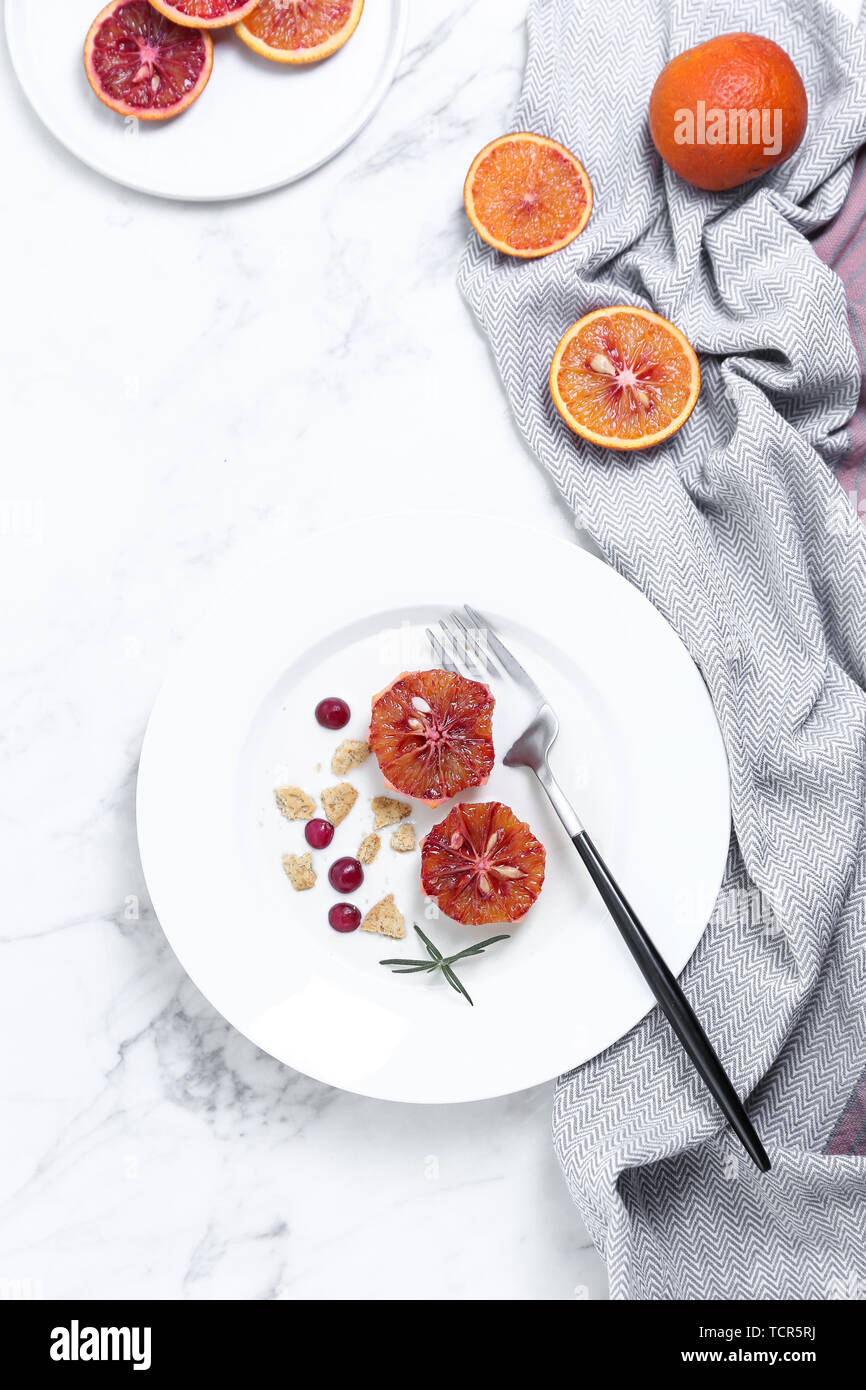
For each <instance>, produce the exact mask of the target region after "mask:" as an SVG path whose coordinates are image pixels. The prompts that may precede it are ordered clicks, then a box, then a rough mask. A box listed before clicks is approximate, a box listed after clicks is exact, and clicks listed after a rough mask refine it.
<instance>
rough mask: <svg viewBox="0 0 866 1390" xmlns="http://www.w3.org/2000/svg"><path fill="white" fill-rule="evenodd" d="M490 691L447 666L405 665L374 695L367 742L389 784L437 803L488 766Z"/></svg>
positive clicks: (478, 778)
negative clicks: (410, 668) (443, 668)
mask: <svg viewBox="0 0 866 1390" xmlns="http://www.w3.org/2000/svg"><path fill="white" fill-rule="evenodd" d="M493 703H494V701H493V696H492V695H491V693H490V691H489V689H488V688H487V686H486V685H483V684H482V683H481V681H471V680H467V679H466V677H465V676H458V675H456V674H454V673H453V672H451V671H439V670H436V671H404V672H403V674H402V675H401V676H398V677H397V679H396V680H395V681H392V683H391V684H390V685H389V686H387V687H386V688H385V690H383V691H382V693H381V694H380V695H377V696H375V698H374V700H373V713H372V716H371V719H370V733H369V743H370V747H371V748H372V750H373V752H374V753H375V754H376V757H377V759H378V762H379V767H380V768H381V770H382V773H383V775H384V777H385V780H386V782H387V783H388V786H389V787H391V788H392V789H393V790H394V791H398V792H402V793H403V795H404V796H413V797H415V798H416V799H417V800H419V801H426V803H427V805H428V806H438V805H439V803H440V802H441V801H447V800H448V798H449V797H450V796H456V795H457V793H458V792H462V791H466V789H467V787H481V786H483V785H484V783H485V782H486V781H487V779H488V777H489V776H490V772H491V769H492V767H493V738H492V734H491V728H490V725H491V718H492V715H493Z"/></svg>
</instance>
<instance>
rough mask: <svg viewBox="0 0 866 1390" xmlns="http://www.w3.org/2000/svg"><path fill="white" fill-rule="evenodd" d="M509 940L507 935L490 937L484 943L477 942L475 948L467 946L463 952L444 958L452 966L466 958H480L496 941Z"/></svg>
mask: <svg viewBox="0 0 866 1390" xmlns="http://www.w3.org/2000/svg"><path fill="white" fill-rule="evenodd" d="M509 939H510V938H509V936H508V934H507V933H505V934H504V935H503V936H491V937H488V939H487V940H486V941H479V942H478V943H477V945H475V946H467V947H466V950H465V951H458V952H457V954H456V956H446V958H445V959H446V961H447V963H448V965H453V964H454V962H455V960H464V959H465V957H466V956H480V954H481V952H482V951H485V950H486V949H487V947H488V946H492V945H493V944H494V943H495V942H497V941H508V940H509Z"/></svg>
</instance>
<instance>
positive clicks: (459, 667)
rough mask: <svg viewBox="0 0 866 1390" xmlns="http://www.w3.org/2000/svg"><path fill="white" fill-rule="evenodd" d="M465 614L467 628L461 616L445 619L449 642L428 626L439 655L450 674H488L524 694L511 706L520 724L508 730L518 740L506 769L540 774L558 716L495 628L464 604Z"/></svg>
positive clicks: (443, 626)
mask: <svg viewBox="0 0 866 1390" xmlns="http://www.w3.org/2000/svg"><path fill="white" fill-rule="evenodd" d="M464 612H465V614H466V616H467V618H468V619H469V623H468V625H467V623H466V622H465V620H464V618H463V617H462V615H461V614H460V613H456V612H454V613H451V614H449V616H448V618H441V619H440V621H439V627H440V628H441V629H442V633H443V635H444V639H445V640H444V641H443V640H442V638H441V637H439V636H438V635H435V634H434V633H432V632H431V631H430V629H429V628H427V638H428V641H429V642H430V646H431V649H432V651H433V654H434V657H436V659H437V660H438V661H439V662H440V664H441V665H442V666H444V668H445V669H446V670H448V671H461V672H463V674H465V675H468V676H471V677H472V678H473V679H478V677H479V675H484V674H486V675H488V676H490V677H492V678H493V679H494V680H496V681H502V682H504V683H507V684H508V685H509V687H510V688H511V690H512V691H513V693H515V694H517V695H519V696H520V699H519V700H517V701H512V702H510V703H509V706H506V709H507V710H509V711H510V709H511V706H512V705H516V706H517V707H518V708H517V709H516V710H515V715H516V717H517V718H518V723H517V725H516V726H514V727H512V728H511V729H510V730H509V732H510V733H511V735H512V737H513V742H512V744H511V747H510V748H509V749H508V752H507V753H506V754H505V757H504V758H503V762H504V763H505V765H506V767H529V768H532V770H533V771H534V772H538V771H539V770H540V769H541V768H542V767H543V766H545V765H546V763H547V755H548V753H549V751H550V748H551V746H552V745H553V742H554V739H555V738H556V735H557V734H558V733H559V721H558V719H557V717H556V714H555V713H554V711H553V709H552V708H551V706H550V704H549V703H548V701H547V700H546V699H545V697H544V694H543V693H542V691H541V690H540V689H539V688H538V686H537V685H536V684H535V681H534V680H533V679H532V677H531V676H530V675H529V674H528V673H527V672H526V671H525V670H524V669H523V667H522V666H521V665H520V662H519V661H518V660H517V658H516V657H515V656H514V654H513V653H512V652H510V651H509V649H508V647H506V645H505V643H504V642H503V641H502V639H501V638H500V637H499V634H498V633H497V632H496V630H495V628H494V627H493V626H492V624H491V623H489V622H488V621H487V620H486V618H484V617H483V616H482V615H481V614H480V613H479V612H478V611H477V610H476V609H474V608H470V607H469V605H468V604H466V605H464ZM500 708H501V707H500Z"/></svg>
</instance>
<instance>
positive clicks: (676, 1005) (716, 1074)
mask: <svg viewBox="0 0 866 1390" xmlns="http://www.w3.org/2000/svg"><path fill="white" fill-rule="evenodd" d="M572 843H573V845H574V847H575V849H576V850H577V852H578V854H579V855H580V857H581V859H582V860H583V862H584V864H585V865H586V868H587V871H588V872H589V876H590V878H591V879H592V881H593V883H594V884H595V886H596V888H597V889H598V891H599V894H600V895H601V898H602V901H603V902H604V905H605V907H606V908H607V910H608V912H609V913H610V915H611V917H612V918H613V920H614V921H615V922H616V925H617V927H618V928H619V931H620V934H621V936H622V937H623V940H624V941H625V943H626V945H627V946H628V949H629V950H630V951H631V953H632V955H633V956H634V958H635V960H636V961H637V964H638V967H639V969H640V972H641V974H642V975H643V977H644V979H645V980H646V982H647V984H648V985H649V987H650V989H651V990H652V992H653V994H654V995H655V997H656V999H657V1000H658V1002H659V1004H660V1005H661V1008H662V1011H663V1012H664V1014H665V1017H666V1018H667V1020H668V1022H669V1023H670V1025H671V1027H672V1028H673V1030H674V1032H675V1033H676V1035H677V1037H678V1038H679V1040H680V1042H681V1043H682V1045H683V1047H684V1048H685V1050H686V1052H687V1053H688V1055H689V1057H691V1059H692V1061H693V1062H694V1064H695V1067H696V1068H697V1070H698V1072H699V1074H700V1075H701V1076H702V1077H703V1079H704V1081H705V1082H706V1084H707V1087H708V1089H709V1091H710V1092H711V1093H712V1095H713V1096H715V1098H716V1100H717V1101H718V1103H719V1105H720V1107H721V1109H722V1111H723V1112H724V1114H725V1115H726V1117H727V1119H728V1120H729V1121H730V1124H731V1128H732V1129H733V1130H734V1131H735V1133H736V1134H737V1136H738V1137H739V1139H740V1142H741V1143H742V1145H743V1147H744V1148H745V1150H746V1152H747V1153H748V1155H749V1157H750V1158H751V1159H752V1161H753V1162H754V1163H755V1164H756V1166H757V1167H758V1168H760V1170H761V1172H762V1173H768V1172H769V1171H770V1160H769V1158H768V1157H767V1153H766V1150H765V1149H764V1146H763V1144H762V1143H761V1141H760V1139H759V1138H758V1136H757V1134H756V1132H755V1129H754V1127H753V1125H752V1122H751V1120H750V1119H749V1117H748V1115H747V1114H746V1112H745V1109H744V1108H743V1104H742V1101H741V1100H740V1098H739V1096H738V1095H737V1093H736V1091H735V1090H734V1088H733V1086H732V1085H731V1082H730V1079H729V1077H728V1075H727V1072H726V1071H725V1069H724V1067H723V1066H722V1064H721V1062H720V1061H719V1059H718V1057H717V1056H716V1053H715V1051H714V1049H713V1045H712V1043H711V1042H710V1040H709V1038H708V1037H707V1035H706V1033H705V1032H704V1030H703V1028H702V1027H701V1024H700V1022H699V1020H698V1017H697V1014H696V1013H695V1011H694V1009H693V1008H692V1006H691V1004H690V1003H689V1001H688V999H687V998H686V996H685V995H684V994H683V991H682V990H681V989H680V987H679V985H678V984H677V981H676V977H675V976H674V975H673V974H672V973H671V971H670V970H669V969H668V967H667V965H665V962H664V960H663V959H662V957H661V956H660V955H659V953H658V951H657V950H656V948H655V946H654V945H653V943H652V941H651V940H650V938H649V936H648V935H647V933H646V931H645V930H644V928H643V927H642V926H641V923H640V921H639V920H638V918H637V916H636V914H635V912H634V910H633V908H632V907H631V906H630V905H629V902H628V899H627V898H626V896H625V894H624V893H623V891H622V889H621V888H620V887H619V885H618V883H617V882H616V879H615V878H614V876H613V874H612V873H611V872H610V869H609V868H608V867H607V865H606V864H605V862H604V860H603V859H602V857H601V855H600V854H599V852H598V850H597V849H596V847H595V845H594V844H593V843H592V840H591V839H590V838H589V836H588V835H587V833H586V831H585V830H581V832H580V834H578V835H573V836H572Z"/></svg>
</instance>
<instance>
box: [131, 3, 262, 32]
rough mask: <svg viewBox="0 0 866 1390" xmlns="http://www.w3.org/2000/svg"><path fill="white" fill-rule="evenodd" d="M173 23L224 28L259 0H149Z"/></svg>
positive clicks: (241, 16)
mask: <svg viewBox="0 0 866 1390" xmlns="http://www.w3.org/2000/svg"><path fill="white" fill-rule="evenodd" d="M150 3H151V4H152V5H153V7H154V9H155V10H159V12H160V14H164V15H165V16H166V18H167V19H173V20H174V22H175V24H182V25H189V26H191V27H192V28H193V29H226V28H228V26H229V25H230V24H237V23H238V22H239V21H240V20H242V19H246V17H247V15H248V14H252V12H253V10H254V9H255V8H256V5H257V4H258V3H259V0H150Z"/></svg>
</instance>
